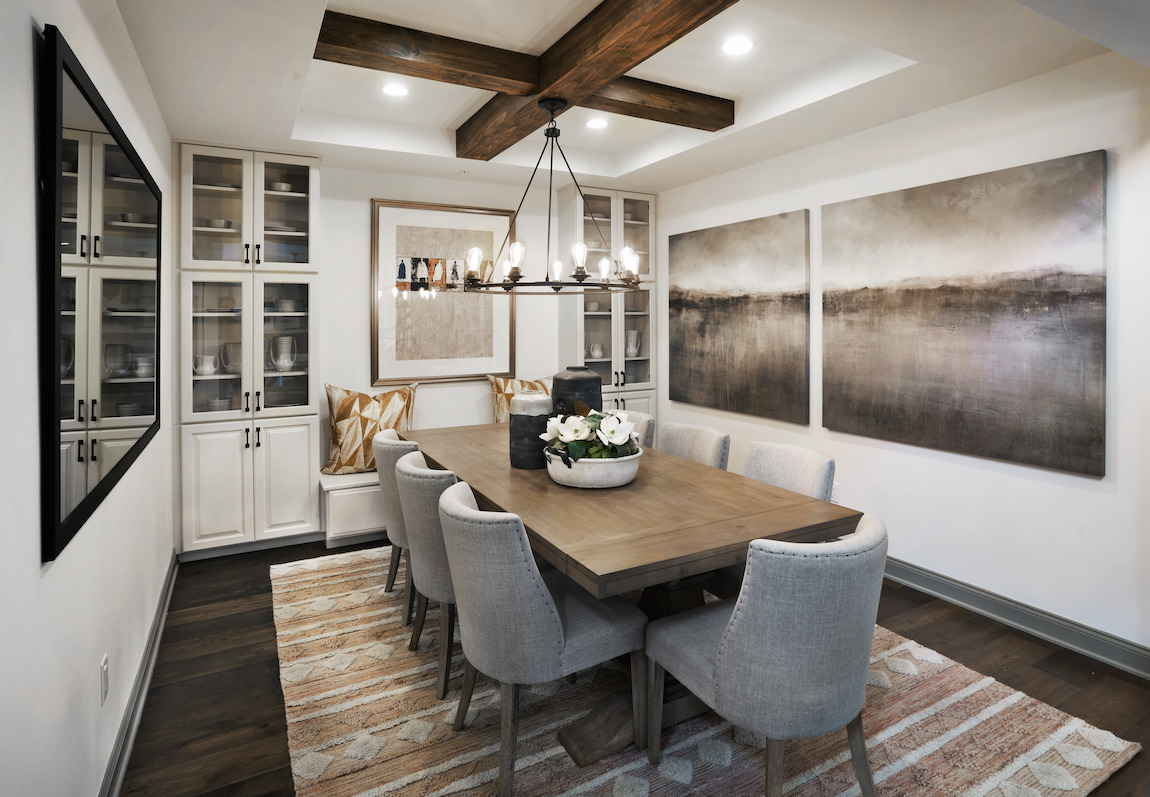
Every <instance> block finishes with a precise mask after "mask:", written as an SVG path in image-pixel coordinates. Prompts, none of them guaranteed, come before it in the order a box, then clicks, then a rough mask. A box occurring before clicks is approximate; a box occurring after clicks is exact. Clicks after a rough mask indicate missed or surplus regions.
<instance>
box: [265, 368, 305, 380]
mask: <svg viewBox="0 0 1150 797" xmlns="http://www.w3.org/2000/svg"><path fill="white" fill-rule="evenodd" d="M277 376H307V371H277V370H275V369H274V368H273V369H272V370H270V371H267V370H265V371H264V379H269V378H271V379H274V378H275V377H277Z"/></svg>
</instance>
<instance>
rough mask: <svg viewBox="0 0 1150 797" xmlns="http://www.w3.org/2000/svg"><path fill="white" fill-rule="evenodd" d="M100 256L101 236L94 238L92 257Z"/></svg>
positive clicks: (94, 236)
mask: <svg viewBox="0 0 1150 797" xmlns="http://www.w3.org/2000/svg"><path fill="white" fill-rule="evenodd" d="M99 256H100V236H98V235H93V236H92V257H99Z"/></svg>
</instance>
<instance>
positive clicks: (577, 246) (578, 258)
mask: <svg viewBox="0 0 1150 797" xmlns="http://www.w3.org/2000/svg"><path fill="white" fill-rule="evenodd" d="M571 259H572V260H573V261H574V262H575V270H576V271H580V270H582V269H583V267H584V266H585V265H587V244H585V243H583V242H582V241H576V242H575V243H573V244H571Z"/></svg>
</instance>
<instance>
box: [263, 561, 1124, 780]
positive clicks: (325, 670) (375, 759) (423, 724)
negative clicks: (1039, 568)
mask: <svg viewBox="0 0 1150 797" xmlns="http://www.w3.org/2000/svg"><path fill="white" fill-rule="evenodd" d="M389 560H390V549H389V548H377V549H370V550H363V551H356V552H349V553H341V554H335V555H332V556H324V557H320V558H317V559H309V560H305V561H300V562H293V563H291V564H286V565H276V566H273V567H272V569H271V574H272V591H273V601H274V607H275V623H276V634H277V641H278V647H279V662H280V680H281V683H282V685H283V693H284V703H285V706H286V710H287V721H288V745H289V747H290V750H291V761H292V772H293V774H294V777H295V789H296V794H297V795H298V796H299V797H368V796H369V795H391V794H401V795H418V796H419V797H424V796H425V795H449V794H450V795H480V794H489V793H490V792H491V789H492V785H493V783H494V780H495V774H496V768H497V766H498V752H499V687H498V684H496V683H495V682H493V681H491V680H489V679H486V678H484V677H483V676H480V678H479V680H478V682H477V684H476V687H475V694H474V697H473V699H472V703H471V710H470V712H469V718H468V722H467V726H466V728H465V729H464V730H463V731H460V732H458V733H457V732H455V731H453V730H452V728H451V723H452V720H453V719H454V714H455V708H456V704H457V702H458V698H459V685H460V681H461V677H460V676H461V673H462V670H463V657H462V650H461V649H460V648H459V647H458V645H457V647H456V650H455V658H454V666H453V673H452V681H451V688H450V691H449V692H448V695H447V699H446V700H442V701H440V700H436V698H435V694H434V684H435V675H436V667H437V652H438V648H437V647H436V645H435V643H436V637H437V633H438V616H437V615H436V613H435V611H434V610H430V611H429V612H428V617H427V625H426V627H425V629H424V632H423V641H422V643H421V645H420V647H419V649H418V650H416V651H408V649H407V642H408V639H409V637H410V630H409V628H407V627H404V625H403V617H402V601H401V600H400V595H401V587H402V582H403V579H404V574H403V570H402V569H401V570H400V575H399V577H398V578H397V580H396V584H395V590H394V591H392V592H386V591H385V590H384V582H385V577H386V574H387V567H388V562H389ZM456 639H458V634H457V635H456ZM871 662H872V663H871V670H870V677H869V682H868V687H867V698H866V708H865V710H864V713H863V724H864V727H865V729H866V733H867V750H868V753H869V756H870V762H871V768H872V769H873V771H874V775H875V781H876V783H877V784H878V792H879V794H880V795H883V796H884V797H893V796H894V795H900V796H901V795H905V796H906V797H955V796H956V795H965V796H967V797H1037V796H1038V795H1059V796H1060V797H1077V795H1084V794H1088V793H1090V791H1091V790H1092V789H1094V788H1095V787H1096V786H1098V784H1100V783H1102V782H1103V781H1104V780H1106V778H1108V777H1109V776H1110V775H1111V774H1112V773H1113V772H1114V771H1115V770H1117V769H1118V768H1119V767H1121V766H1122V765H1123V764H1125V763H1126V762H1127V761H1128V760H1130V758H1131V757H1132V756H1133V755H1134V754H1135V753H1137V752H1138V750H1139V749H1140V745H1137V744H1132V743H1130V742H1126V741H1123V740H1121V739H1119V738H1117V737H1116V736H1114V735H1113V734H1112V733H1110V732H1108V731H1105V730H1101V729H1098V728H1094V727H1091V726H1090V725H1087V724H1086V723H1085V722H1083V721H1082V720H1080V719H1076V718H1074V717H1072V716H1070V715H1068V714H1064V713H1063V712H1061V711H1058V710H1057V709H1054V708H1052V707H1051V706H1048V705H1046V704H1045V703H1041V702H1039V701H1037V700H1033V699H1031V698H1029V697H1027V696H1026V695H1024V694H1023V693H1021V692H1018V691H1015V690H1013V689H1010V688H1009V687H1006V686H1004V685H1002V684H1000V683H998V682H997V681H995V680H994V679H993V678H988V677H986V676H983V675H980V674H979V673H977V672H974V671H973V670H970V669H968V668H966V667H963V666H962V665H960V664H957V663H956V662H953V661H951V660H950V659H947V658H945V657H944V656H941V655H939V654H938V653H936V652H934V651H932V650H929V649H928V648H925V647H923V646H921V645H919V644H917V643H915V642H913V641H911V640H908V639H905V638H903V637H901V636H899V635H897V634H895V633H893V632H891V631H888V630H887V629H885V628H882V627H881V626H880V627H878V628H877V629H876V633H875V640H874V649H873V655H872V659H871ZM628 683H629V680H628V678H627V676H626V675H625V673H624V672H623V671H622V669H621V668H617V667H615V666H613V665H606V666H602V667H598V668H594V669H592V670H589V671H586V672H582V673H580V674H579V675H578V676H577V677H576V678H575V679H573V680H571V679H565V680H563V681H556V682H553V683H547V684H539V685H535V686H531V687H525V688H524V689H523V690H522V691H521V696H520V718H519V748H518V759H517V765H516V771H515V793H516V794H517V795H577V794H579V795H612V797H643V796H644V795H683V794H706V795H722V796H723V797H742V796H743V795H746V796H747V797H757V795H761V794H762V792H763V752H762V749H763V742H762V739H761V738H756V737H755V736H754V735H752V734H749V733H746V732H744V731H742V730H741V729H738V728H733V727H731V725H730V724H729V723H727V722H724V721H723V720H722V719H720V718H719V717H718V716H716V715H715V714H713V713H709V714H706V715H704V716H701V717H697V718H695V719H692V720H689V721H687V722H684V723H682V724H680V725H678V726H676V727H675V728H674V729H673V730H670V731H665V732H664V734H663V758H662V761H661V763H659V764H658V765H651V764H649V763H647V757H646V754H645V753H642V754H641V753H638V752H636V751H635V749H634V748H633V747H628V748H627V749H626V750H624V751H623V752H621V753H619V754H617V755H614V756H611V757H610V758H607V759H605V760H603V761H600V762H598V763H596V764H593V765H591V766H588V767H585V768H582V769H580V768H578V767H576V766H575V764H574V763H573V762H572V761H571V759H570V758H569V757H568V755H567V753H566V751H564V749H563V748H562V747H561V746H560V744H559V743H558V741H557V739H556V733H557V732H558V731H559V729H561V728H563V727H564V726H565V725H567V724H569V723H571V722H572V721H573V720H576V719H578V718H579V717H581V716H583V715H584V714H586V713H587V712H588V711H589V710H590V709H591V708H592V707H593V706H594V705H595V704H596V703H597V702H598V701H599V700H600V699H601V698H603V697H604V696H605V695H607V694H608V693H610V692H611V691H613V690H616V689H619V688H626V687H627V685H628ZM784 779H785V784H784V792H785V793H786V794H788V795H794V797H816V796H818V797H823V796H824V795H825V796H826V797H829V796H830V795H842V797H849V796H850V795H857V794H858V793H859V789H858V784H857V782H856V780H855V777H854V771H853V769H852V767H851V762H850V753H849V751H848V749H847V739H846V733H845V732H838V733H833V734H828V735H826V736H821V737H817V738H813V739H805V740H800V741H791V742H789V743H788V744H787V748H786V759H785V772H784Z"/></svg>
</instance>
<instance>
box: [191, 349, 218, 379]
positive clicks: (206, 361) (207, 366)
mask: <svg viewBox="0 0 1150 797" xmlns="http://www.w3.org/2000/svg"><path fill="white" fill-rule="evenodd" d="M192 367H193V368H194V369H195V371H196V373H197V374H199V375H200V376H211V375H212V374H214V373H215V372H216V370H217V369H218V368H219V367H220V358H219V357H217V356H216V355H214V354H197V355H196V356H195V357H194V358H193V360H192Z"/></svg>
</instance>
